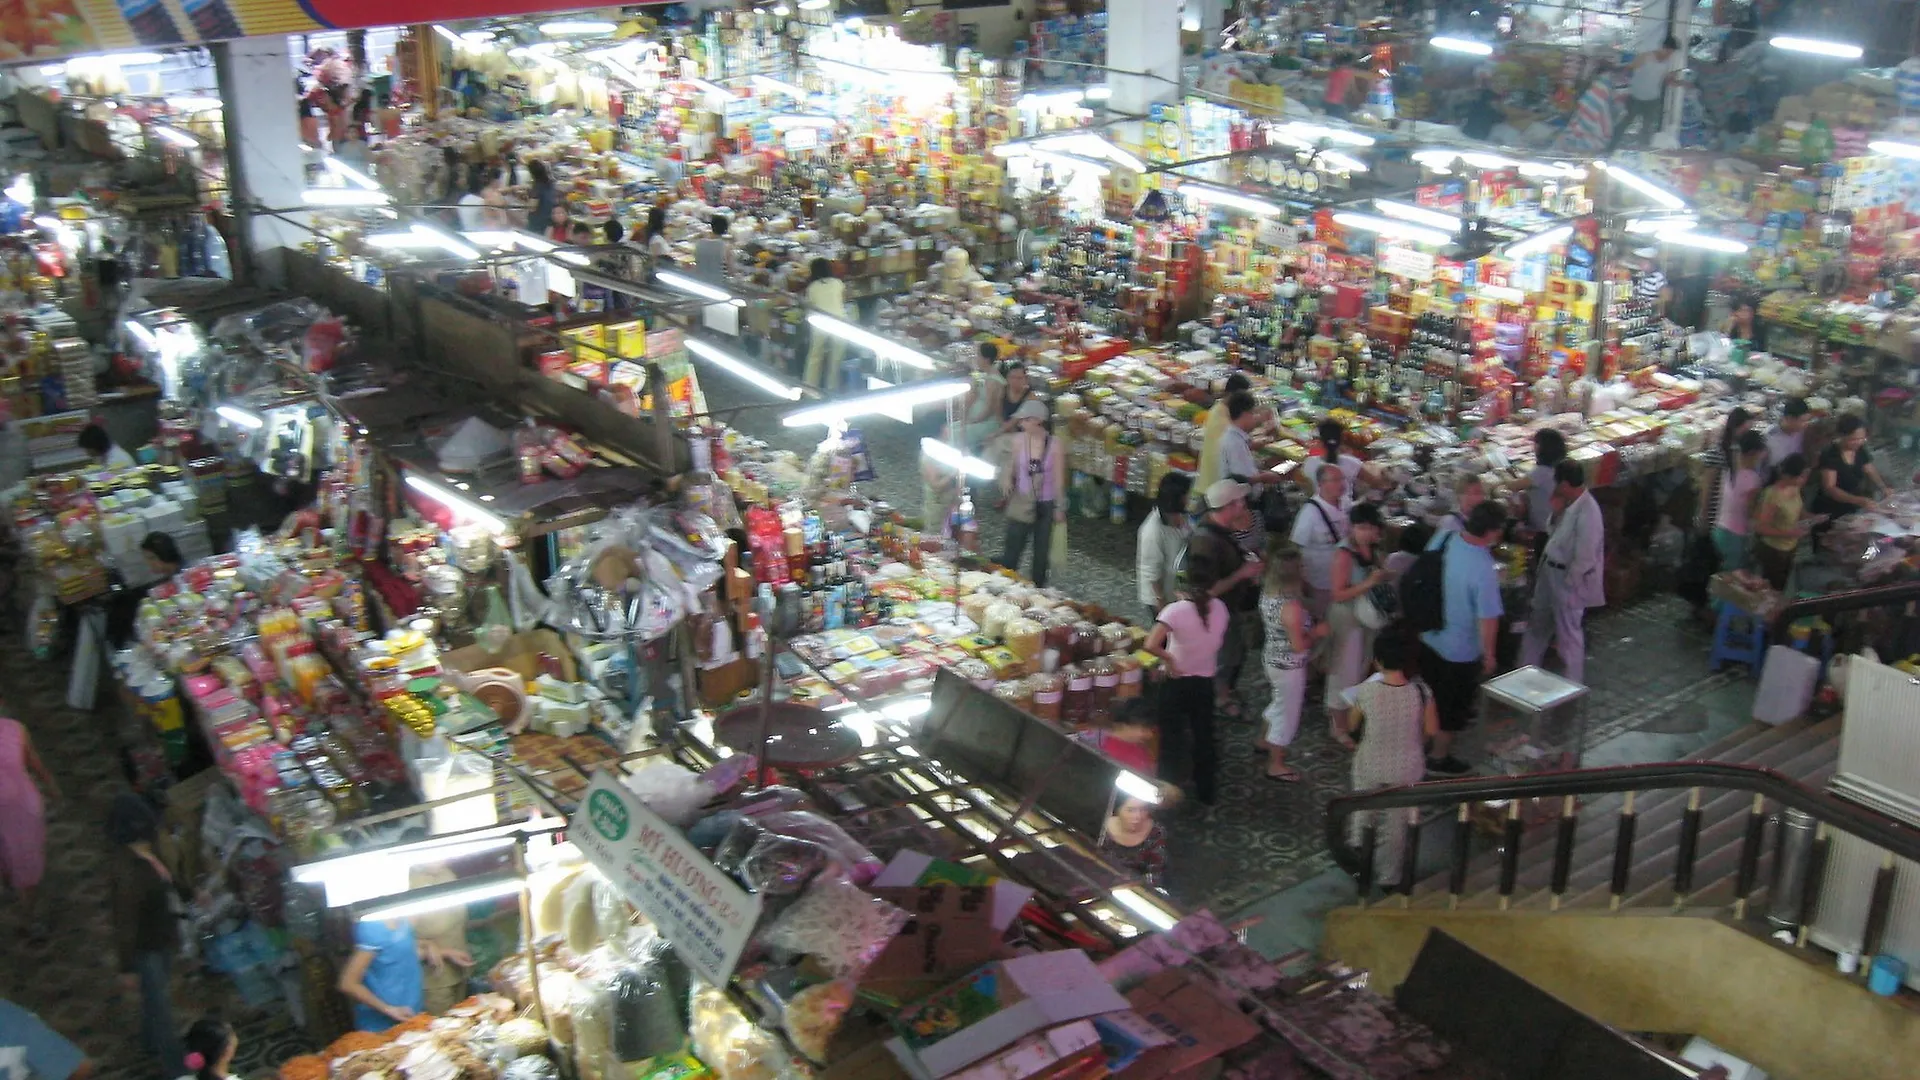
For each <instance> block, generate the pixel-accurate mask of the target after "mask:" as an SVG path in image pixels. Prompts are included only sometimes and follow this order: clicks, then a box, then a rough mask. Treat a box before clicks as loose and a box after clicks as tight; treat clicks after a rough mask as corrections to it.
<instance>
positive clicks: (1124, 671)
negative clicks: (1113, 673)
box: [1113, 653, 1146, 701]
mask: <svg viewBox="0 0 1920 1080" xmlns="http://www.w3.org/2000/svg"><path fill="white" fill-rule="evenodd" d="M1113 662H1114V665H1115V666H1116V667H1118V668H1119V669H1120V684H1119V686H1118V687H1116V688H1115V692H1114V697H1116V698H1118V699H1119V700H1121V701H1132V700H1133V699H1135V698H1137V697H1139V696H1140V693H1141V691H1142V689H1143V688H1144V686H1145V685H1146V679H1145V676H1146V669H1144V668H1142V667H1141V666H1140V658H1139V657H1137V656H1134V655H1133V654H1132V653H1117V654H1115V655H1114V658H1113Z"/></svg>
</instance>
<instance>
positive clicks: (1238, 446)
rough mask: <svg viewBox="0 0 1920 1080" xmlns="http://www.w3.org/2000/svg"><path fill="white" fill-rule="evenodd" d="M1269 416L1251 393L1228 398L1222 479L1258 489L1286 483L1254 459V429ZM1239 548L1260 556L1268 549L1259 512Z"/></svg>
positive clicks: (1222, 438)
mask: <svg viewBox="0 0 1920 1080" xmlns="http://www.w3.org/2000/svg"><path fill="white" fill-rule="evenodd" d="M1266 418H1267V413H1266V410H1265V409H1262V408H1261V407H1260V404H1259V402H1257V401H1255V400H1254V397H1253V395H1252V394H1251V393H1249V392H1248V391H1245V390H1236V391H1234V392H1233V393H1231V394H1228V395H1227V430H1225V431H1223V432H1221V433H1220V476H1221V478H1222V479H1226V480H1238V481H1240V482H1241V483H1243V484H1250V485H1253V487H1254V488H1255V490H1258V489H1259V488H1261V487H1264V486H1266V485H1269V484H1278V483H1282V482H1283V478H1282V477H1281V475H1280V474H1279V473H1276V472H1270V471H1268V470H1266V469H1262V468H1261V467H1260V462H1259V460H1258V459H1257V458H1255V457H1254V456H1253V429H1255V428H1257V427H1259V426H1260V425H1261V424H1263V423H1265V422H1266ZM1235 539H1237V540H1238V541H1239V542H1240V549H1241V550H1242V551H1245V552H1247V553H1248V554H1249V555H1258V554H1259V553H1260V551H1261V549H1262V548H1264V547H1265V546H1266V543H1265V540H1264V538H1263V537H1262V536H1261V529H1260V524H1259V519H1258V513H1257V512H1256V514H1255V517H1254V523H1253V524H1251V525H1249V526H1248V527H1247V529H1246V531H1244V532H1242V533H1240V534H1239V535H1237V536H1236V537H1235Z"/></svg>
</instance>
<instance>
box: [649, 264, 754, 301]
mask: <svg viewBox="0 0 1920 1080" xmlns="http://www.w3.org/2000/svg"><path fill="white" fill-rule="evenodd" d="M653 280H655V281H657V282H659V283H660V284H662V285H665V286H667V287H668V288H670V289H679V290H680V291H681V292H683V293H691V294H692V295H694V296H698V297H700V298H701V299H703V300H711V301H713V302H714V303H716V304H735V305H739V306H742V307H744V306H745V305H746V301H744V300H741V299H739V298H738V297H736V296H734V295H733V294H732V293H730V292H728V291H726V290H725V289H721V288H717V287H715V286H713V285H709V284H707V283H706V282H704V281H700V280H698V279H695V278H690V277H688V276H687V275H685V274H681V273H677V272H675V271H672V270H662V271H660V272H659V273H657V274H655V275H653Z"/></svg>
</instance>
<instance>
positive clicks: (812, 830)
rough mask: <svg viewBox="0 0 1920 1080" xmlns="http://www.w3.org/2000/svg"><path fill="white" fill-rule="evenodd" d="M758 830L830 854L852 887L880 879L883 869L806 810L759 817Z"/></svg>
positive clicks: (842, 831)
mask: <svg viewBox="0 0 1920 1080" xmlns="http://www.w3.org/2000/svg"><path fill="white" fill-rule="evenodd" d="M754 820H756V821H757V822H759V824H760V827H761V828H763V829H766V830H767V831H768V832H772V833H778V834H779V835H781V836H793V837H798V838H800V839H802V840H810V841H812V842H814V843H816V844H819V845H820V846H821V847H824V848H826V849H827V850H828V851H830V852H832V853H833V855H834V857H835V858H836V859H837V860H838V861H839V863H840V865H841V868H842V869H844V870H845V871H846V873H847V876H848V877H849V878H850V879H852V881H853V883H854V884H855V885H865V884H866V883H867V882H869V881H872V880H873V879H874V878H876V877H878V876H879V875H880V871H881V870H883V869H885V868H886V865H885V864H884V863H882V862H881V861H880V860H879V859H878V858H876V857H875V856H874V854H873V852H871V851H868V850H867V849H866V848H865V847H863V846H862V845H861V844H860V842H859V841H858V840H855V839H854V838H853V837H851V836H848V835H847V832H846V830H845V829H842V828H841V827H840V826H839V825H836V824H835V823H833V822H832V821H829V820H828V819H826V818H823V817H821V816H820V815H819V814H815V813H811V812H809V811H806V810H781V811H776V812H774V813H770V814H759V815H756V816H755V819H754Z"/></svg>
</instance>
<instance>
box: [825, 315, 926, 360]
mask: <svg viewBox="0 0 1920 1080" xmlns="http://www.w3.org/2000/svg"><path fill="white" fill-rule="evenodd" d="M807 325H808V326H811V327H813V328H814V329H815V330H824V331H826V332H827V333H829V334H832V335H833V336H834V337H837V338H839V339H840V340H842V341H845V342H848V343H850V344H853V345H858V346H860V347H861V348H863V349H868V350H871V351H872V352H873V354H874V355H875V356H880V357H885V358H887V359H889V360H896V361H899V362H900V363H902V364H907V365H909V366H911V367H917V368H920V369H921V370H923V371H932V370H933V358H932V357H930V356H928V355H927V354H925V353H923V352H920V351H919V350H917V349H909V348H907V347H906V346H905V345H902V344H900V343H899V342H897V341H892V340H890V339H888V338H883V337H881V336H880V335H879V334H875V333H873V332H871V331H868V330H862V329H861V328H860V327H858V326H855V325H853V324H852V323H850V322H848V321H846V320H845V319H836V318H834V317H833V316H831V315H822V314H821V313H819V312H817V311H816V312H813V313H811V314H809V315H808V316H807Z"/></svg>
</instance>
